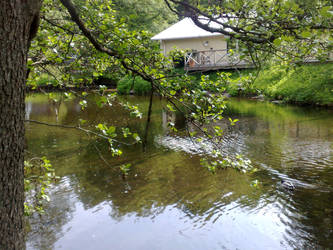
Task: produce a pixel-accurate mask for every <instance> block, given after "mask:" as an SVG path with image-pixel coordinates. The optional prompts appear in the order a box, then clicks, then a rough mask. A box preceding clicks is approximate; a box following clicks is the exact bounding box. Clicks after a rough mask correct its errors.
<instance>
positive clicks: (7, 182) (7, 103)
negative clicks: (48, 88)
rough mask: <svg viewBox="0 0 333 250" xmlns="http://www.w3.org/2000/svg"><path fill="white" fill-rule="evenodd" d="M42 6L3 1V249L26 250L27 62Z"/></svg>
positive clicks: (25, 0)
mask: <svg viewBox="0 0 333 250" xmlns="http://www.w3.org/2000/svg"><path fill="white" fill-rule="evenodd" d="M40 6H41V1H40V0H10V1H6V0H1V1H0V249H19V250H21V249H25V240H24V225H23V212H24V165H23V164H24V163H23V162H24V112H25V110H24V98H25V82H26V72H27V67H26V61H27V53H28V46H29V40H30V38H31V37H32V35H30V31H31V30H32V28H34V27H32V26H33V25H32V24H33V23H35V22H34V20H36V18H35V17H36V14H37V13H38V12H39V9H40ZM37 15H38V14H37Z"/></svg>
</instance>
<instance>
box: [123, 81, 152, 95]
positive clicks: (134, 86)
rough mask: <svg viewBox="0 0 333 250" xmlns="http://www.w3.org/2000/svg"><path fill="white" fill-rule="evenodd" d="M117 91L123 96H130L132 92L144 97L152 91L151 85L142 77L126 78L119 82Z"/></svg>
mask: <svg viewBox="0 0 333 250" xmlns="http://www.w3.org/2000/svg"><path fill="white" fill-rule="evenodd" d="M117 90H118V93H119V94H121V95H124V94H129V93H130V91H131V90H133V91H134V93H135V94H137V95H144V94H147V93H149V92H150V91H151V84H150V83H149V82H147V81H145V80H143V79H142V78H141V77H140V76H137V77H130V76H125V77H123V78H122V79H121V80H120V81H119V82H118V84H117Z"/></svg>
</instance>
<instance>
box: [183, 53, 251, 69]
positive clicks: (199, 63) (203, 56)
mask: <svg viewBox="0 0 333 250" xmlns="http://www.w3.org/2000/svg"><path fill="white" fill-rule="evenodd" d="M184 62H185V64H184V66H185V69H186V70H197V69H214V68H232V67H250V66H253V65H252V64H251V63H249V62H248V61H245V60H240V58H239V55H238V54H235V53H233V54H230V53H228V51H227V50H204V51H191V52H188V53H186V54H185V61H184Z"/></svg>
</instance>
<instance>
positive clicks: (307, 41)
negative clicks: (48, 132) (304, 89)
mask: <svg viewBox="0 0 333 250" xmlns="http://www.w3.org/2000/svg"><path fill="white" fill-rule="evenodd" d="M165 2H166V3H167V4H168V6H169V8H170V9H171V10H173V11H174V12H175V13H178V14H179V15H182V16H187V17H190V18H191V19H192V20H193V21H194V23H195V24H196V25H198V26H199V27H201V28H203V29H205V30H208V31H211V32H219V33H222V34H224V35H227V36H229V37H231V38H236V39H238V40H240V41H242V42H243V43H244V44H245V47H246V48H247V52H251V51H260V52H261V53H262V52H264V51H266V52H268V53H269V54H272V53H274V54H276V55H278V56H280V57H282V58H284V59H285V58H286V56H287V57H289V58H293V59H300V58H302V57H304V56H309V55H311V56H316V57H319V58H320V57H323V58H325V57H327V53H328V51H330V50H332V42H333V38H332V29H333V7H332V1H329V0H315V1H302V0H264V1H263V0H252V1H244V0H212V1H206V0H204V1H191V0H189V1H178V0H165ZM211 23H215V25H211ZM216 24H218V25H216Z"/></svg>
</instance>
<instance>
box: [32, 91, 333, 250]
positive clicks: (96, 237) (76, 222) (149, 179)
mask: <svg viewBox="0 0 333 250" xmlns="http://www.w3.org/2000/svg"><path fill="white" fill-rule="evenodd" d="M57 98H61V97H60V95H58V96H57ZM94 98H95V97H94V96H93V95H89V98H88V99H89V100H90V101H92V100H94ZM122 101H128V102H130V103H131V104H137V105H138V106H139V107H140V109H141V110H142V111H143V113H144V115H143V118H142V119H138V118H130V117H129V115H128V114H129V112H128V111H126V110H124V109H123V107H122V106H121V105H119V104H117V103H114V104H113V105H112V107H105V108H103V109H99V108H97V106H96V105H94V104H91V103H90V102H89V105H88V107H87V108H86V109H85V110H84V111H81V110H80V105H79V100H78V99H72V100H70V101H66V102H65V101H62V102H58V103H54V102H52V101H50V100H48V98H47V96H43V95H39V94H37V95H30V96H28V97H27V100H26V113H27V114H26V119H31V120H38V121H42V122H47V123H51V124H55V123H57V124H64V125H77V124H78V123H79V119H85V120H88V121H89V124H86V125H85V127H87V128H90V129H94V124H96V123H107V124H109V125H116V126H126V127H129V128H130V129H131V130H133V131H137V132H138V133H139V134H140V136H141V137H143V135H144V131H145V126H146V114H147V109H148V104H149V98H146V97H133V96H129V97H123V98H122ZM165 105H166V102H165V101H164V100H161V99H160V98H158V97H156V98H154V102H153V109H152V116H151V123H150V126H149V133H148V138H147V142H148V143H147V145H146V148H145V149H143V147H142V145H141V144H140V145H136V146H122V147H121V149H122V150H123V152H124V153H123V155H122V156H121V157H116V158H114V157H112V156H111V153H110V151H109V148H108V145H107V143H106V142H105V141H104V140H103V139H97V138H95V137H93V136H89V135H87V134H85V133H84V132H81V131H78V130H74V129H68V128H57V127H49V126H45V125H38V124H33V123H27V124H26V144H27V159H28V158H29V157H32V156H47V157H48V158H49V159H50V160H51V163H52V164H53V166H54V168H55V169H56V174H57V175H58V176H60V180H59V181H58V182H57V183H55V184H53V186H52V188H51V190H50V198H51V201H50V203H49V204H48V205H47V206H46V208H45V210H46V213H45V214H44V215H41V216H39V215H35V216H33V217H31V218H30V219H29V223H30V232H29V233H28V235H27V248H28V249H66V250H67V249H70V250H72V249H80V250H84V249H94V250H95V249H115V250H131V249H133V250H134V249H135V250H141V249H142V250H146V249H148V250H154V249H156V250H163V249H168V250H175V249H184V250H185V249H186V250H188V249H198V250H199V249H200V250H202V249H207V250H208V249H209V250H211V249H330V248H331V249H333V111H332V110H325V109H319V108H301V107H294V106H281V105H275V104H271V103H267V102H256V101H251V100H244V99H243V100H241V99H232V100H231V101H230V103H229V105H228V109H227V110H226V112H225V116H226V117H232V118H238V119H239V120H240V121H239V122H238V123H237V124H236V125H235V126H230V125H228V124H227V123H226V124H222V126H223V127H224V131H225V134H224V138H223V141H222V145H223V151H224V153H225V154H229V155H234V154H236V153H241V154H242V155H243V156H244V157H245V158H247V159H250V160H251V161H252V164H253V165H254V166H255V167H256V168H257V169H258V171H257V172H255V173H252V174H241V173H239V172H237V171H236V170H233V169H227V170H219V171H217V172H216V174H211V173H210V172H209V171H208V170H207V169H205V168H204V167H202V166H201V165H200V157H201V154H202V151H200V149H198V148H197V147H196V146H195V145H193V144H192V143H191V140H190V139H189V138H188V137H186V134H185V133H182V132H179V133H178V134H175V133H172V132H171V131H169V129H168V126H167V122H168V121H170V120H171V121H173V122H175V123H176V127H177V128H179V129H180V130H181V128H182V127H184V121H183V119H182V117H181V116H171V115H170V114H168V112H166V111H165V109H164V106H165ZM125 163H131V164H132V168H131V171H130V172H129V175H128V177H127V178H126V179H123V178H122V174H121V171H120V170H119V166H120V165H122V164H125ZM254 180H258V181H259V185H258V187H253V186H251V183H252V182H253V181H254ZM281 180H288V181H290V182H292V183H294V186H295V190H294V191H288V190H286V189H285V188H283V187H282V186H281V184H280V181H281Z"/></svg>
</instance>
